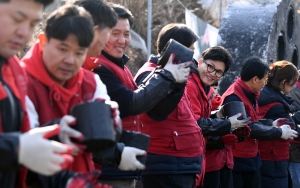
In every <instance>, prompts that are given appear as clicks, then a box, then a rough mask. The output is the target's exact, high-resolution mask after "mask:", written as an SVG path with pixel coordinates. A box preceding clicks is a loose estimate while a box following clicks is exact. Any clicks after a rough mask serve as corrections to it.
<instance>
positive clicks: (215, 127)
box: [186, 81, 231, 136]
mask: <svg viewBox="0 0 300 188" xmlns="http://www.w3.org/2000/svg"><path fill="white" fill-rule="evenodd" d="M197 87H198V86H197V85H196V84H194V83H193V82H191V81H188V84H187V86H186V89H187V94H188V96H189V99H190V103H191V105H192V109H193V112H194V115H195V119H196V120H197V124H198V126H199V127H200V128H201V129H202V133H203V135H204V136H223V135H225V134H229V133H230V129H231V123H230V121H229V119H227V118H223V119H218V118H214V119H212V118H208V117H203V115H202V109H201V105H202V104H201V103H200V101H199V99H198V97H197V96H199V89H198V88H197Z"/></svg>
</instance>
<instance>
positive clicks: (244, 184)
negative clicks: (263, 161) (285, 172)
mask: <svg viewBox="0 0 300 188" xmlns="http://www.w3.org/2000/svg"><path fill="white" fill-rule="evenodd" d="M232 177H233V187H234V188H261V177H260V170H259V169H258V170H256V171H253V172H246V173H243V172H236V171H232Z"/></svg>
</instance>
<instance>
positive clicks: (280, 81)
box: [258, 61, 299, 188]
mask: <svg viewBox="0 0 300 188" xmlns="http://www.w3.org/2000/svg"><path fill="white" fill-rule="evenodd" d="M298 78H299V74H298V70H297V68H296V67H295V66H294V65H293V64H292V63H291V62H288V61H277V62H275V63H273V64H271V66H270V72H269V74H268V80H267V84H266V85H265V86H264V87H263V89H262V90H261V92H260V95H259V98H258V105H259V118H265V119H272V120H276V119H278V118H286V119H287V121H288V122H291V123H292V125H293V126H292V128H296V127H295V123H294V116H293V115H290V113H291V112H292V109H291V104H292V100H291V99H290V98H289V97H287V96H286V95H287V94H289V93H290V92H291V90H292V88H293V87H294V85H295V83H296V82H297V80H298ZM288 122H283V123H288ZM297 127H298V126H297ZM290 141H291V140H283V139H278V140H268V141H267V140H264V141H262V140H261V141H259V143H258V147H259V152H260V158H261V160H262V166H261V168H260V173H261V185H262V187H266V188H269V187H278V188H280V187H281V188H284V187H289V186H288V165H289V158H290V156H289V146H290ZM292 142H295V143H296V144H297V143H298V144H299V141H296V140H295V141H292Z"/></svg>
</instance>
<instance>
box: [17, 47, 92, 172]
mask: <svg viewBox="0 0 300 188" xmlns="http://www.w3.org/2000/svg"><path fill="white" fill-rule="evenodd" d="M41 54H42V51H41V50H40V49H39V45H38V44H36V45H34V46H33V48H32V49H30V50H29V51H28V52H27V54H26V55H25V57H24V58H23V59H22V61H23V62H24V66H25V68H26V71H27V72H28V96H29V98H30V99H31V101H32V102H33V104H34V106H35V110H36V112H37V114H38V116H39V123H40V125H42V124H44V123H46V122H49V121H50V120H53V119H55V118H61V117H63V116H64V115H67V114H69V113H70V109H71V108H72V107H73V106H74V105H76V104H78V103H81V102H84V101H89V100H91V99H92V98H93V96H94V93H95V90H96V81H95V77H94V76H95V75H94V74H93V73H92V72H90V71H87V70H84V69H82V68H81V69H80V70H79V72H78V73H77V74H76V75H75V76H74V77H72V78H71V79H69V80H68V81H67V83H66V84H65V86H64V87H62V86H60V85H59V84H57V83H56V82H54V81H53V80H52V79H51V78H50V76H49V75H48V73H47V71H46V69H45V67H44V65H43V62H42V55H41ZM94 169H95V168H94V163H93V160H92V154H91V153H86V152H85V153H83V154H82V155H78V156H75V157H74V162H73V164H72V166H70V167H69V170H73V171H77V172H87V171H91V170H94Z"/></svg>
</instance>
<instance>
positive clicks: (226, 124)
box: [186, 46, 248, 188]
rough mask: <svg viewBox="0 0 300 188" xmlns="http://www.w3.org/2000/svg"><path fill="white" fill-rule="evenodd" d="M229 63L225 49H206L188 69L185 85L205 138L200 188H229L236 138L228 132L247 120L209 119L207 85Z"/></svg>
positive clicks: (230, 118)
mask: <svg viewBox="0 0 300 188" xmlns="http://www.w3.org/2000/svg"><path fill="white" fill-rule="evenodd" d="M231 64H232V58H231V55H230V54H229V52H228V51H227V50H226V49H225V48H223V47H221V46H216V47H211V48H208V49H206V50H205V51H204V52H203V53H202V57H201V59H200V60H199V61H198V66H196V65H195V64H194V65H193V66H191V74H190V77H189V80H188V83H187V86H186V88H187V93H188V95H189V98H190V103H191V105H192V108H193V112H194V114H195V118H196V120H197V123H198V125H199V126H200V127H201V128H202V132H203V135H204V136H206V151H205V164H206V165H205V169H203V170H202V174H205V176H204V184H203V187H211V188H213V187H215V188H218V187H220V186H221V185H222V186H224V187H232V186H233V185H232V172H231V170H232V168H233V157H232V152H231V145H233V144H235V143H236V142H238V139H237V136H236V135H235V134H229V133H230V132H231V129H236V128H238V127H241V126H246V125H247V121H248V120H247V119H246V120H238V119H237V118H238V117H239V116H240V114H237V115H235V116H232V117H229V118H225V119H218V118H215V117H214V118H211V110H212V98H213V93H214V91H213V89H212V88H211V85H212V84H215V83H217V82H218V81H219V80H220V78H221V77H222V76H223V75H224V73H225V72H226V71H227V70H228V69H229V67H230V65H231ZM208 127H211V128H210V129H212V130H213V131H212V130H210V129H208ZM207 129H208V130H209V131H207ZM245 134H247V133H245ZM223 135H226V136H223ZM210 136H213V137H210ZM221 136H223V137H221ZM239 136H247V135H239Z"/></svg>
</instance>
